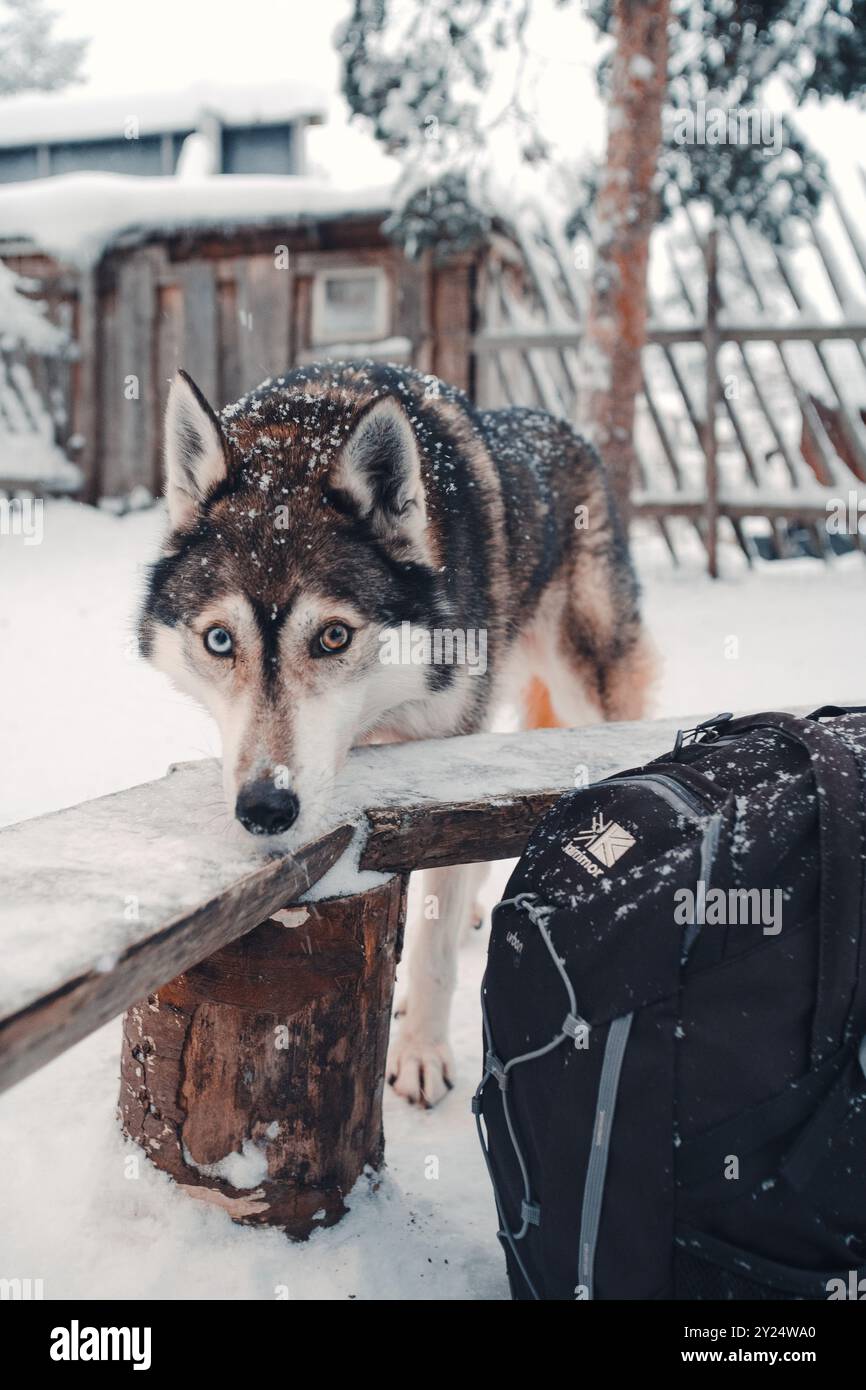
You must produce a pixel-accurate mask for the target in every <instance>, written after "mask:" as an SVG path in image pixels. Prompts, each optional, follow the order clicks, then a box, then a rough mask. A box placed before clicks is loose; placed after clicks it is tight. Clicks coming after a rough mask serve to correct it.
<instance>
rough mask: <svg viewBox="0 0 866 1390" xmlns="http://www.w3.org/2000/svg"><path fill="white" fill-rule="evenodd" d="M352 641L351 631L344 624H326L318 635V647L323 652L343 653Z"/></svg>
mask: <svg viewBox="0 0 866 1390" xmlns="http://www.w3.org/2000/svg"><path fill="white" fill-rule="evenodd" d="M351 640H352V629H351V628H350V627H346V624H345V623H328V626H327V627H323V628H322V631H321V632H320V633H319V646H320V647H321V649H322V651H323V652H328V654H329V655H330V653H331V652H344V651H345V650H346V648H347V647H348V645H349V643H350V642H351Z"/></svg>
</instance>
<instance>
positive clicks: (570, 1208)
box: [473, 706, 866, 1299]
mask: <svg viewBox="0 0 866 1390" xmlns="http://www.w3.org/2000/svg"><path fill="white" fill-rule="evenodd" d="M825 721H826V722H825ZM864 786H866V713H864V711H863V710H842V709H840V708H838V707H837V706H825V707H824V708H822V709H820V710H817V711H816V712H815V713H814V714H813V715H811V716H810V717H809V718H808V719H798V718H795V717H794V716H792V715H787V714H775V713H769V714H759V715H755V716H752V717H748V718H741V719H734V718H733V717H732V716H731V715H719V716H718V717H717V718H715V719H712V720H708V721H706V722H705V723H704V724H701V725H699V726H698V727H697V728H696V729H693V730H689V731H687V732H686V733H680V735H679V736H678V738H677V743H676V747H675V748H674V750H673V751H672V752H670V753H666V754H664V756H662V757H660V758H658V759H656V760H655V761H653V762H651V763H648V764H647V765H646V766H644V767H641V768H637V769H633V770H631V771H628V772H623V773H621V774H619V775H617V776H615V777H611V778H609V779H607V780H605V781H602V782H598V783H596V784H595V785H593V786H589V787H585V788H582V789H580V790H577V791H574V792H570V793H568V794H567V795H565V796H563V797H562V798H561V799H560V800H559V801H558V802H557V804H556V805H555V806H554V807H553V808H552V810H551V811H550V812H549V813H548V814H547V815H545V817H544V818H543V819H542V821H541V822H540V823H539V825H538V826H537V827H536V829H535V830H534V832H533V834H532V836H531V838H530V841H529V843H528V845H527V848H526V850H525V852H524V854H523V856H522V858H521V860H520V861H519V863H518V864H517V866H516V868H515V870H514V872H513V874H512V875H511V878H510V879H509V883H508V887H507V889H506V891H505V897H504V900H503V901H502V902H501V903H499V905H498V906H497V908H496V909H495V911H494V914H493V928H492V932H491V940H490V949H489V957H488V963H487V970H486V974H485V978H484V985H483V988H482V1003H483V1011H484V1050H485V1066H484V1076H483V1079H482V1081H481V1084H480V1086H479V1088H478V1091H477V1093H476V1096H475V1100H474V1102H473V1109H474V1111H475V1113H476V1116H477V1121H478V1129H479V1135H480V1136H481V1141H482V1147H483V1149H484V1152H485V1157H486V1159H487V1165H488V1169H489V1171H490V1176H491V1178H492V1181H493V1186H494V1192H495V1196H496V1205H497V1210H498V1215H499V1225H500V1230H499V1236H500V1240H501V1241H502V1244H503V1247H504V1251H505V1256H506V1263H507V1269H508V1275H509V1280H510V1284H511V1290H512V1294H513V1296H514V1297H515V1298H518V1299H574V1298H595V1299H608V1298H623V1299H668V1298H676V1299H704V1298H709V1299H715V1298H729V1299H772V1298H805V1299H828V1298H846V1297H858V1296H860V1295H866V1041H864V1035H866V961H864V955H866V932H864V929H863V921H864V901H866V900H864V893H863V874H864V798H863V793H864ZM852 1291H853V1292H852Z"/></svg>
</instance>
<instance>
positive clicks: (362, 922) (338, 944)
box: [120, 875, 407, 1238]
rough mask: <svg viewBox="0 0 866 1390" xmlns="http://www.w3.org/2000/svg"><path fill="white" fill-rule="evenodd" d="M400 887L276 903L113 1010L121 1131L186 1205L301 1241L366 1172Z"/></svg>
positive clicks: (380, 1080)
mask: <svg viewBox="0 0 866 1390" xmlns="http://www.w3.org/2000/svg"><path fill="white" fill-rule="evenodd" d="M406 882H407V879H406V876H405V875H397V876H396V877H395V878H393V879H391V880H389V882H387V883H386V884H383V885H382V886H380V887H377V888H373V889H371V890H370V891H368V892H366V893H363V894H358V895H357V896H355V897H350V898H334V899H331V900H329V901H326V902H319V903H310V904H308V905H305V906H302V907H294V908H290V909H287V916H286V921H285V922H282V921H281V922H277V921H274V920H270V921H267V922H264V923H262V925H261V926H258V927H256V928H255V930H253V931H251V932H249V933H248V934H247V935H246V936H243V937H241V938H239V940H237V941H235V942H232V944H231V945H229V946H226V947H224V948H223V949H221V950H219V951H217V952H216V953H215V954H214V955H212V956H209V957H208V959H207V960H205V961H203V962H202V963H201V964H200V965H197V966H195V967H194V968H193V969H191V970H188V971H186V973H185V974H183V975H180V976H179V977H178V978H177V979H176V980H172V982H171V983H170V984H168V985H166V986H165V987H164V988H162V989H160V990H159V991H158V993H156V994H152V995H150V996H149V997H148V998H147V999H145V1000H142V1001H141V1003H139V1004H136V1005H134V1006H133V1007H132V1008H131V1009H129V1010H128V1012H127V1014H126V1017H125V1019H124V1028H123V1052H122V1059H121V1085H120V1116H121V1123H122V1126H123V1130H124V1132H125V1133H126V1134H127V1135H128V1136H129V1138H131V1139H134V1140H135V1141H136V1142H137V1143H138V1144H140V1145H141V1147H142V1148H143V1149H144V1151H145V1152H146V1154H147V1155H148V1157H149V1158H150V1159H151V1161H152V1162H153V1163H155V1164H156V1166H157V1167H158V1168H161V1169H163V1171H165V1172H167V1173H169V1174H170V1175H171V1176H172V1177H173V1178H174V1179H175V1181H176V1182H177V1183H179V1184H180V1185H181V1186H182V1187H183V1189H184V1190H185V1191H186V1192H187V1193H188V1194H189V1195H190V1196H192V1197H196V1198H199V1199H201V1200H204V1201H210V1202H213V1203H214V1204H215V1205H218V1206H220V1207H223V1208H224V1209H225V1210H227V1211H228V1212H229V1213H230V1215H231V1216H232V1218H233V1219H234V1220H236V1221H240V1222H243V1223H244V1224H249V1225H272V1226H278V1227H281V1228H282V1229H283V1230H285V1231H286V1232H287V1233H288V1234H289V1235H291V1236H293V1237H298V1238H303V1237H306V1236H308V1235H309V1234H310V1232H311V1231H312V1230H314V1229H316V1228H317V1227H319V1226H327V1225H332V1224H333V1223H334V1222H335V1221H338V1220H339V1219H340V1217H341V1216H342V1215H343V1213H344V1212H345V1210H346V1207H345V1201H344V1199H345V1197H346V1196H347V1195H348V1193H349V1192H350V1191H351V1189H352V1187H353V1186H354V1184H355V1182H356V1180H357V1179H358V1177H359V1176H360V1175H361V1173H363V1172H364V1171H365V1169H369V1170H371V1171H375V1170H377V1169H378V1168H379V1166H380V1165H381V1162H382V1158H383V1153H384V1141H383V1132H382V1091H383V1086H384V1079H385V1055H386V1050H387V1045H388V1028H389V1022H390V1016H391V1001H392V995H393V988H394V970H395V966H396V964H397V961H398V959H399V953H400V948H401V945H402V933H403V924H404V920H405V909H406ZM290 923H291V924H290Z"/></svg>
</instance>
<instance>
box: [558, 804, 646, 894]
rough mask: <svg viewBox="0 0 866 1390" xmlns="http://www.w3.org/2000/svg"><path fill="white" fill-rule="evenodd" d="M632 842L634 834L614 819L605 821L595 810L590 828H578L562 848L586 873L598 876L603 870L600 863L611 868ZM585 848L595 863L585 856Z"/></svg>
mask: <svg viewBox="0 0 866 1390" xmlns="http://www.w3.org/2000/svg"><path fill="white" fill-rule="evenodd" d="M634 843H635V838H634V835H632V834H630V832H629V831H628V830H626V829H625V828H624V827H623V826H621V825H619V824H618V823H617V822H616V821H615V820H608V821H606V820H605V818H604V815H603V814H602V813H601V812H600V811H597V812H596V813H595V815H593V818H592V825H591V826H590V828H589V829H588V830H579V831H578V832H577V835H576V836H575V837H574V839H573V840H571V841H570V842H569V843H568V844H567V845H563V849H564V850H565V853H566V854H568V855H570V856H571V858H572V859H574V860H575V861H576V863H578V864H580V866H581V868H583V869H586V871H587V873H588V874H590V875H591V876H592V877H593V878H598V876H599V874H600V873H602V872H603V870H602V868H601V867H600V866H601V865H604V868H606V869H610V868H612V867H613V865H614V864H615V863H616V862H617V860H618V859H622V856H623V855H624V854H627V853H628V851H629V850H630V849H631V847H632V845H633V844H634ZM585 849H586V850H588V851H589V853H590V854H591V855H592V856H593V858H594V859H597V860H598V863H597V864H593V862H592V860H591V859H589V858H587V855H586V854H585V853H584V850H585Z"/></svg>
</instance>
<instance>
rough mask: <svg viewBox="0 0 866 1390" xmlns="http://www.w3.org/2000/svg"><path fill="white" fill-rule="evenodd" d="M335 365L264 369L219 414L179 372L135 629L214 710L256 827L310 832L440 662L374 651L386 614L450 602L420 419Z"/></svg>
mask: <svg viewBox="0 0 866 1390" xmlns="http://www.w3.org/2000/svg"><path fill="white" fill-rule="evenodd" d="M341 380H342V386H341V389H339V390H338V389H336V388H335V387H333V385H329V381H328V378H327V376H323V377H322V378H321V379H319V380H315V379H313V380H310V379H304V380H303V384H302V385H301V386H299V385H297V384H295V383H294V382H292V383H289V382H273V383H270V382H266V383H265V384H264V385H263V386H262V387H259V388H258V389H257V390H256V391H255V392H253V393H251V394H250V395H249V396H247V397H244V398H243V399H242V400H241V401H239V402H238V404H237V405H235V406H230V407H227V408H226V410H224V411H223V412H222V415H221V416H217V415H216V414H215V412H214V411H213V410H212V409H211V407H210V406H209V405H208V403H207V401H206V400H205V399H204V397H203V396H202V394H201V392H200V391H199V390H198V388H197V387H196V386H195V384H194V383H193V382H192V381H191V380H190V378H189V377H188V376H186V374H185V373H180V374H179V376H178V377H177V378H176V380H175V381H174V383H173V384H172V387H171V391H170V394H169V400H168V407H167V411H166V432H165V464H166V498H167V503H168V512H169V521H170V530H169V534H168V536H167V538H166V542H165V546H164V549H163V553H162V555H161V557H160V558H159V559H158V561H157V562H156V564H155V565H154V566H153V569H152V571H151V576H150V582H149V586H148V592H147V596H146V599H145V602H144V606H143V610H142V614H141V622H140V637H141V646H142V651H143V652H144V654H145V655H146V656H147V657H148V658H149V659H150V660H151V661H152V662H153V663H154V664H155V665H156V666H158V667H159V668H160V669H161V670H163V671H164V672H166V673H167V674H168V675H169V676H170V677H171V679H172V680H173V681H174V682H175V684H176V685H177V686H178V687H179V688H180V689H182V690H184V691H185V692H187V693H188V694H191V695H193V696H194V697H196V698H197V699H198V700H199V701H200V702H201V703H202V704H204V705H205V706H206V707H207V709H208V710H210V712H211V713H212V715H213V716H214V718H215V719H216V721H217V723H218V725H219V728H220V731H221V735H222V744H223V769H224V785H225V791H226V797H227V800H228V803H229V806H230V807H231V809H232V810H233V812H234V814H235V815H236V816H237V818H238V820H239V821H240V822H241V824H242V825H244V827H245V828H246V829H247V830H249V831H250V832H251V833H253V834H260V835H267V834H281V833H283V832H285V831H287V830H289V828H290V827H294V833H295V835H296V836H297V837H298V838H299V839H300V838H303V837H305V836H307V835H308V834H309V833H311V832H312V831H313V830H314V829H315V828H316V826H317V824H318V823H319V822H320V819H321V817H322V814H323V812H324V811H325V809H326V806H327V801H328V793H329V790H330V787H331V785H332V783H333V781H334V778H335V776H336V774H337V771H338V770H339V767H340V765H341V764H342V762H343V760H344V758H345V756H346V753H347V752H348V750H349V748H350V747H351V746H352V745H353V744H355V743H357V742H358V741H359V740H360V739H361V738H362V737H364V736H365V735H366V734H368V733H369V732H371V731H373V730H375V729H376V728H377V726H381V725H382V724H383V722H387V719H388V715H389V713H390V712H392V711H394V710H395V709H396V708H398V707H399V706H402V705H405V704H406V703H407V702H411V701H412V700H415V699H419V698H422V697H423V696H424V694H425V692H426V690H427V689H428V682H429V680H430V678H431V677H430V673H429V672H425V671H424V670H422V669H419V667H418V666H413V665H397V666H394V665H387V664H383V662H382V661H381V660H380V653H381V635H382V633H383V631H387V630H389V629H390V628H392V627H397V626H399V625H400V624H401V623H403V622H409V623H419V622H420V623H422V624H423V625H424V626H425V627H426V626H428V625H432V624H433V623H435V621H436V619H437V616H438V614H439V608H440V599H441V595H440V590H439V581H438V577H437V573H436V568H435V565H434V561H435V551H436V540H435V530H434V528H433V527H432V526H431V525H430V524H429V522H428V518H427V509H426V501H425V495H424V487H423V484H422V477H421V469H420V463H419V455H418V448H417V444H416V440H415V436H414V432H413V428H412V423H411V421H410V418H409V415H408V414H407V412H406V409H405V408H404V407H403V405H402V404H400V403H399V402H398V401H397V400H396V399H395V398H393V397H392V396H389V395H382V394H374V395H373V398H372V399H370V392H369V390H367V392H366V398H365V393H364V392H361V391H359V392H353V391H352V390H351V389H346V377H345V374H344V375H343V377H342V378H341ZM360 380H361V381H364V380H365V379H364V378H363V376H362V377H361V378H360Z"/></svg>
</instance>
